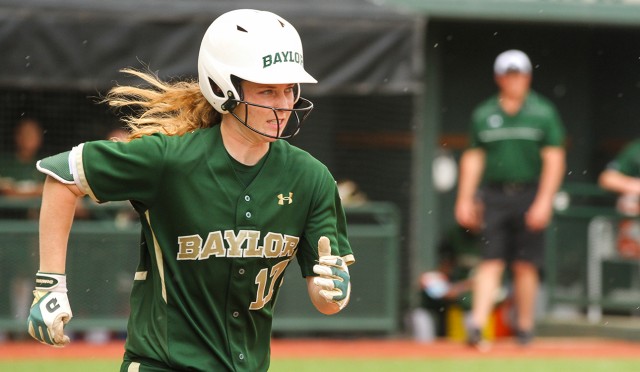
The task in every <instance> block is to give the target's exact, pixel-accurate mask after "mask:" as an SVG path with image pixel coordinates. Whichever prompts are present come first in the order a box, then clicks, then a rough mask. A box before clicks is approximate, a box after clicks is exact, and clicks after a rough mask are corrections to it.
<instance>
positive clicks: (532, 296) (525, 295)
mask: <svg viewBox="0 0 640 372" xmlns="http://www.w3.org/2000/svg"><path fill="white" fill-rule="evenodd" d="M512 270H513V285H514V302H515V306H516V314H517V318H516V319H517V320H516V327H517V330H518V331H519V332H520V333H522V334H519V335H518V337H519V338H520V340H519V341H520V342H521V343H528V342H529V341H531V340H530V338H531V337H532V336H531V333H532V332H533V329H534V327H535V310H536V298H537V296H538V288H539V285H540V278H539V275H538V269H537V267H536V266H535V265H533V264H531V263H528V262H524V261H516V262H514V263H513V265H512ZM527 334H529V335H527Z"/></svg>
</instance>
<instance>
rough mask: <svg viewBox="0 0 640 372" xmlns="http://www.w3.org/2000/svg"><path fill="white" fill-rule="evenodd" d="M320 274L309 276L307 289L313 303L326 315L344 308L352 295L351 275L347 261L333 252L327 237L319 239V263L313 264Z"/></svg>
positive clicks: (315, 270) (314, 269) (315, 271)
mask: <svg viewBox="0 0 640 372" xmlns="http://www.w3.org/2000/svg"><path fill="white" fill-rule="evenodd" d="M313 272H314V273H315V274H317V275H318V276H315V277H311V276H309V277H307V278H306V280H307V290H308V292H309V298H310V299H311V302H312V303H313V305H314V306H315V307H316V309H318V311H320V312H321V313H323V314H325V315H331V314H335V313H337V312H339V311H340V310H342V309H344V308H345V307H346V306H347V304H348V303H349V298H350V296H351V277H350V275H349V268H348V267H347V262H346V261H345V260H344V259H343V258H342V257H339V256H334V255H332V254H331V246H330V242H329V239H328V238H327V237H324V236H323V237H321V238H320V240H319V241H318V263H317V264H316V265H314V266H313Z"/></svg>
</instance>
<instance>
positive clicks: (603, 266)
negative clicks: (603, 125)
mask: <svg viewBox="0 0 640 372" xmlns="http://www.w3.org/2000/svg"><path fill="white" fill-rule="evenodd" d="M617 198H618V195H617V194H613V193H609V192H606V191H604V190H602V189H601V188H599V187H598V186H597V185H595V184H568V185H565V186H564V187H563V188H562V189H561V190H560V192H559V193H558V195H557V197H556V203H555V212H554V217H553V221H552V223H551V225H550V226H549V229H548V230H547V245H546V265H545V270H544V280H545V282H546V285H547V305H548V306H547V307H548V309H547V310H548V311H550V312H552V311H553V309H554V308H555V307H556V305H565V306H566V305H569V306H570V307H573V309H574V311H575V312H576V313H578V314H580V315H584V317H585V318H586V319H587V320H588V321H589V322H591V323H597V322H599V321H601V319H602V317H603V315H605V314H607V313H609V314H613V315H623V316H624V315H635V314H637V313H638V310H639V307H638V306H639V304H640V257H639V256H637V253H636V254H634V252H633V251H629V250H628V249H627V250H626V251H625V250H624V248H625V247H623V246H622V244H625V242H624V241H623V238H626V239H631V241H629V240H627V241H626V243H631V244H634V242H633V240H634V239H637V242H638V243H640V218H638V217H630V216H627V215H624V214H621V213H620V212H619V211H618V210H617V208H616V202H617ZM621 228H622V229H627V230H628V231H626V232H624V231H622V230H621ZM629 229H631V230H629ZM634 229H635V231H633V230H634ZM634 234H635V236H634ZM627 248H628V247H627Z"/></svg>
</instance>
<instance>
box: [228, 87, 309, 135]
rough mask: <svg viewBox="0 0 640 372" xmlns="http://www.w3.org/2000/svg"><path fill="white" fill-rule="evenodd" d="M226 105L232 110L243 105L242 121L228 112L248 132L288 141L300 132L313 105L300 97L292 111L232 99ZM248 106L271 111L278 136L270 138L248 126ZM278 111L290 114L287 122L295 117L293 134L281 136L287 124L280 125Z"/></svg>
mask: <svg viewBox="0 0 640 372" xmlns="http://www.w3.org/2000/svg"><path fill="white" fill-rule="evenodd" d="M230 101H232V102H230ZM227 104H229V106H228V107H234V108H235V107H237V105H238V104H243V105H245V111H244V112H245V113H244V120H243V119H242V118H241V117H240V116H238V114H236V113H235V110H229V113H231V115H233V117H234V118H236V120H238V121H239V122H240V123H241V124H242V125H244V126H245V127H247V128H249V129H250V130H252V131H254V132H256V133H258V134H260V135H262V136H265V137H268V138H273V139H288V138H291V137H293V136H295V135H296V134H298V132H300V127H301V126H302V123H303V122H304V121H305V120H306V119H307V117H308V116H309V114H310V113H311V110H313V103H312V102H311V101H309V100H308V99H305V98H302V97H300V99H299V100H298V102H297V103H296V106H297V107H296V106H294V108H292V109H281V108H276V107H271V106H263V105H259V104H257V103H251V102H247V101H239V100H233V99H229V100H228V101H227V102H225V105H227ZM231 105H232V106H231ZM248 106H254V107H260V108H264V109H269V110H271V111H272V112H273V115H274V117H275V118H276V121H277V122H278V134H277V135H276V136H272V135H270V134H267V133H264V132H261V131H259V130H258V129H256V128H254V127H252V126H251V125H249V109H248V108H249V107H248ZM300 106H302V107H300ZM278 111H289V112H291V113H292V115H291V116H290V117H289V120H291V118H292V117H295V119H296V122H297V123H296V127H295V129H294V130H293V133H291V134H288V135H284V136H283V135H282V132H284V130H285V128H286V127H287V123H282V122H281V121H280V119H278Z"/></svg>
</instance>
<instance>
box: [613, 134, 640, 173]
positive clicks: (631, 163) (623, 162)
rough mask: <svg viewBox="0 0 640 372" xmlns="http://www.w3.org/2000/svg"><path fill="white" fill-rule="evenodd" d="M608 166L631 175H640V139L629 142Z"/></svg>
mask: <svg viewBox="0 0 640 372" xmlns="http://www.w3.org/2000/svg"><path fill="white" fill-rule="evenodd" d="M607 168H608V169H613V170H616V171H618V172H620V173H622V174H625V175H627V176H629V177H640V139H639V140H635V141H633V142H631V143H630V144H628V145H627V146H626V147H625V148H624V149H623V150H622V152H620V154H618V156H617V157H616V158H615V159H614V160H613V161H611V162H610V163H609V164H607Z"/></svg>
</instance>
